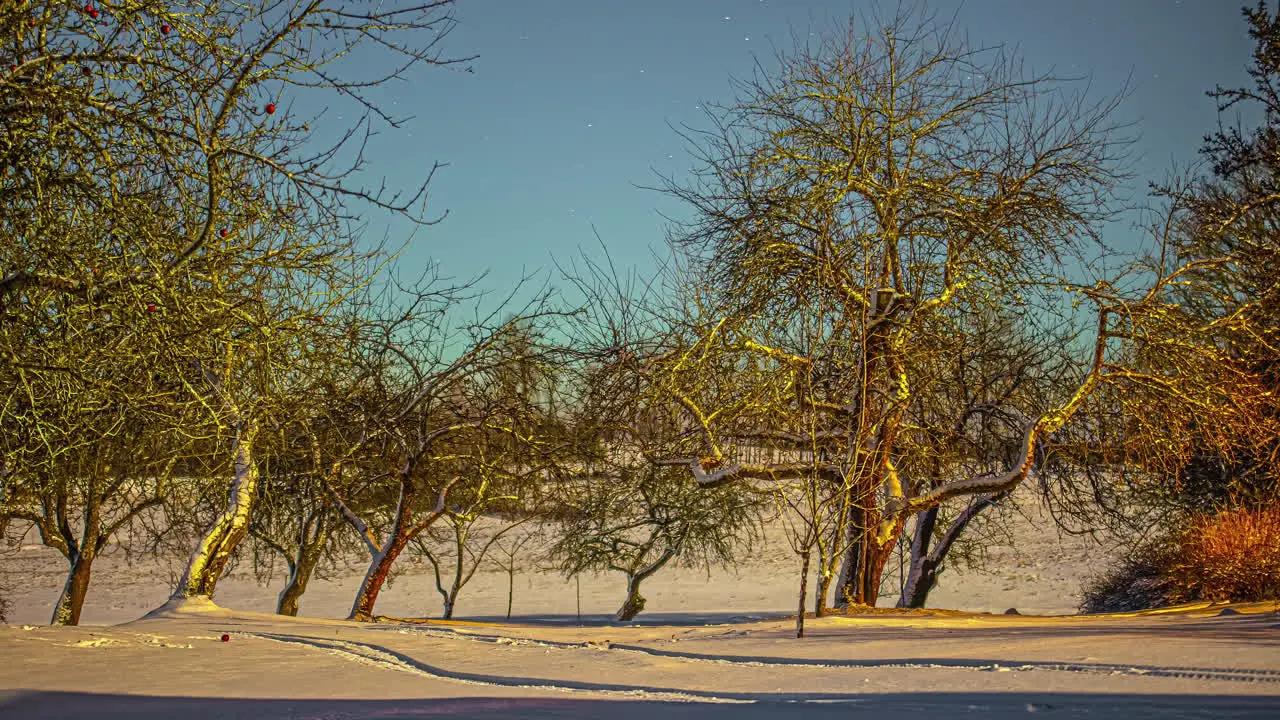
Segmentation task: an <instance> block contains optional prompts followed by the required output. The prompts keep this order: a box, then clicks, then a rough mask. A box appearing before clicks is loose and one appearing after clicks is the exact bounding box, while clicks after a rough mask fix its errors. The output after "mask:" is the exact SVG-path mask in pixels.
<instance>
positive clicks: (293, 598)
mask: <svg viewBox="0 0 1280 720" xmlns="http://www.w3.org/2000/svg"><path fill="white" fill-rule="evenodd" d="M331 530H332V525H331V524H330V520H329V517H328V515H327V514H325V515H322V516H321V517H320V518H318V519H317V520H316V530H315V534H314V535H311V536H310V537H308V536H307V535H306V527H305V526H304V527H303V543H302V546H301V547H299V548H298V556H297V558H295V559H294V562H293V568H292V571H291V572H290V573H289V582H288V583H287V584H286V585H285V586H284V589H283V590H281V591H280V600H279V602H278V603H277V604H276V614H278V615H290V616H295V617H296V616H297V614H298V604H299V601H300V600H301V599H302V594H303V593H305V592H306V591H307V583H308V582H310V581H311V574H312V573H313V572H315V569H316V566H317V565H319V564H320V557H321V556H322V555H323V554H324V546H325V544H326V543H328V541H329V534H330V532H331Z"/></svg>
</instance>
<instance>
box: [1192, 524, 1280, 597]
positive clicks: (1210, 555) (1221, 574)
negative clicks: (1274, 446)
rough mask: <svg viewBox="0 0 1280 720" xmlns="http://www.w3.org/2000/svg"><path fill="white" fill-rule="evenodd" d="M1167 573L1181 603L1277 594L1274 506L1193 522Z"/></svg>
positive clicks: (1279, 575) (1278, 542)
mask: <svg viewBox="0 0 1280 720" xmlns="http://www.w3.org/2000/svg"><path fill="white" fill-rule="evenodd" d="M1169 577H1170V580H1171V581H1172V583H1173V588H1174V593H1175V596H1176V597H1177V598H1178V599H1179V600H1181V601H1183V602H1186V601H1193V600H1215V601H1221V600H1232V601H1256V600H1271V599H1276V598H1280V505H1273V506H1270V507H1267V508H1262V509H1257V510H1250V509H1236V510H1228V511H1225V512H1222V513H1219V514H1218V515H1216V516H1213V517H1207V516H1202V517H1201V518H1199V519H1197V520H1195V521H1193V522H1192V524H1191V527H1190V528H1189V529H1188V530H1187V532H1186V533H1184V534H1183V536H1182V537H1181V538H1180V542H1179V543H1178V552H1177V555H1176V557H1175V558H1174V561H1173V563H1172V564H1171V567H1170V568H1169Z"/></svg>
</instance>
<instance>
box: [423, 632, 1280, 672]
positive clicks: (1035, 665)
mask: <svg viewBox="0 0 1280 720" xmlns="http://www.w3.org/2000/svg"><path fill="white" fill-rule="evenodd" d="M397 632H400V633H402V634H421V635H425V636H426V637H434V638H440V639H451V640H469V641H472V642H483V643H491V644H497V645H527V646H531V647H545V648H553V649H561V650H582V649H596V650H609V651H615V652H616V651H621V652H633V653H640V654H644V655H650V656H653V657H661V658H671V659H677V660H688V661H690V662H705V663H714V664H720V665H744V666H749V667H812V668H825V669H831V668H863V669H881V668H883V669H908V670H910V669H918V670H924V669H939V668H948V669H958V670H973V671H978V672H1026V671H1029V670H1047V671H1050V672H1075V673H1092V674H1098V675H1133V676H1140V677H1169V678H1183V679H1191V680H1218V681H1224V682H1252V683H1280V670H1271V669H1257V668H1201V667H1177V666H1161V665H1129V664H1118V663H1072V662H1052V661H1042V660H1033V661H1013V662H1008V663H998V662H984V661H981V660H956V659H951V658H903V659H901V660H835V659H831V660H827V659H823V660H810V659H806V658H785V657H771V656H735V655H707V654H701V653H692V652H684V651H679V650H659V649H657V648H651V647H646V646H643V645H628V644H616V643H608V642H606V643H603V644H601V643H592V642H586V643H572V642H562V641H556V640H535V639H529V638H516V637H508V636H504V635H479V634H474V633H462V632H456V631H452V630H443V629H436V628H432V629H429V630H428V629H417V628H414V629H399V630H397Z"/></svg>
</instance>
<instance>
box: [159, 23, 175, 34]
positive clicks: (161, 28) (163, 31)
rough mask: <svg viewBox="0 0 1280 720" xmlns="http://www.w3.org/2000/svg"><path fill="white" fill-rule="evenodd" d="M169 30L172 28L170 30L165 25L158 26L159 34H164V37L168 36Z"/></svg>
mask: <svg viewBox="0 0 1280 720" xmlns="http://www.w3.org/2000/svg"><path fill="white" fill-rule="evenodd" d="M171 29H172V28H170V27H169V26H168V25H167V24H165V25H161V26H160V32H161V33H163V34H165V35H168V34H169V31H170V30H171Z"/></svg>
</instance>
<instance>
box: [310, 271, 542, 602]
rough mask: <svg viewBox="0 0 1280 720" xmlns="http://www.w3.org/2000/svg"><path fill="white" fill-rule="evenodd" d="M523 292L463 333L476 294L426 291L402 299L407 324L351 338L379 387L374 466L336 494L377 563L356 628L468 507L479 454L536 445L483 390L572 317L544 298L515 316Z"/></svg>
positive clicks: (372, 415)
mask: <svg viewBox="0 0 1280 720" xmlns="http://www.w3.org/2000/svg"><path fill="white" fill-rule="evenodd" d="M522 292H524V285H523V284H519V285H518V286H517V287H515V288H513V289H512V291H511V293H510V294H509V295H507V296H506V297H505V299H502V300H500V301H499V302H497V303H496V308H495V309H493V310H492V311H491V312H488V313H485V314H481V313H480V312H479V310H478V305H474V306H471V309H472V310H473V311H474V314H473V319H472V320H470V321H467V322H465V323H463V322H460V321H459V320H458V316H459V315H461V314H462V313H463V312H464V311H465V310H466V309H467V308H468V305H470V304H471V303H479V302H481V301H482V300H483V296H481V295H479V294H477V293H476V292H475V291H474V283H465V284H462V285H457V286H451V287H443V286H436V285H434V284H432V283H428V284H427V285H425V286H424V289H420V290H412V289H410V290H408V291H406V293H407V300H406V299H404V298H398V299H394V302H395V303H397V305H396V307H398V308H404V309H403V310H401V312H403V315H398V319H395V320H392V321H389V322H386V323H384V324H382V325H380V326H378V325H375V326H373V327H374V330H375V331H374V332H373V333H371V334H369V335H367V336H365V337H363V338H356V337H353V338H352V342H358V343H360V348H361V349H360V354H361V357H362V360H361V362H362V363H363V366H362V367H363V368H364V371H365V373H366V375H367V377H368V378H369V379H370V386H369V391H368V393H367V394H366V395H365V397H366V398H367V399H368V400H369V401H371V402H372V406H371V407H370V409H369V412H368V413H367V414H365V415H363V416H361V417H360V418H359V422H360V423H361V424H362V427H361V428H360V431H359V436H358V438H357V439H356V441H355V443H354V444H353V445H352V446H351V447H352V448H353V449H354V448H357V447H358V448H360V449H362V450H367V451H368V452H369V454H370V455H371V457H372V459H373V461H372V462H371V463H368V464H365V465H364V470H363V472H362V477H358V478H355V479H353V481H351V482H348V483H347V487H346V489H340V488H334V490H333V492H332V496H333V499H334V502H335V503H336V504H337V505H338V507H339V509H340V511H341V512H342V515H343V517H344V519H345V520H346V522H347V524H348V525H349V526H350V527H351V528H352V529H353V530H355V532H356V534H357V536H358V537H359V538H360V539H361V542H363V544H364V546H365V548H366V549H367V550H368V551H369V555H370V562H369V567H368V570H367V572H366V573H365V577H364V580H363V581H362V582H361V584H360V587H359V589H358V591H357V593H356V598H355V600H354V602H353V603H352V608H351V613H350V619H352V620H364V621H369V620H373V619H374V617H375V616H374V612H373V610H374V605H375V603H376V602H377V598H378V595H379V593H380V592H381V590H382V587H383V585H384V584H385V583H386V581H387V579H388V578H389V577H390V574H391V571H392V568H393V566H394V564H395V562H396V560H397V559H398V558H399V557H400V555H401V553H403V552H404V550H405V549H406V548H408V547H409V546H410V545H411V543H413V541H414V540H415V538H417V537H418V536H420V535H421V534H422V533H423V532H425V531H427V530H428V529H429V528H430V527H431V526H432V525H433V524H435V523H436V522H437V521H438V520H440V519H441V518H442V517H444V516H445V514H446V513H448V512H451V505H450V504H449V497H450V493H451V491H452V490H453V488H454V487H455V486H459V495H463V494H465V493H464V492H463V490H462V488H463V486H465V484H466V482H468V480H469V479H472V480H474V479H477V476H476V475H475V474H474V472H473V471H474V470H475V469H476V467H475V465H474V464H471V465H470V467H469V463H474V461H475V459H476V454H475V448H477V447H481V446H483V444H484V443H485V442H486V441H487V439H488V438H489V437H490V436H491V434H493V433H498V434H505V435H507V436H508V437H509V438H510V441H512V442H516V443H523V444H525V445H524V446H525V447H534V446H536V445H537V444H538V442H539V434H538V430H537V425H536V423H530V422H529V417H528V408H527V407H525V406H523V405H521V404H520V403H515V404H513V403H511V402H509V398H504V397H502V396H501V394H499V395H498V396H494V395H493V394H492V393H487V392H485V384H484V383H483V382H481V380H482V379H483V378H485V377H486V376H487V375H489V374H491V373H492V372H493V371H494V370H495V369H496V368H499V367H501V366H502V365H503V363H504V361H506V360H507V357H506V355H505V353H504V348H505V347H508V346H510V344H511V340H512V338H513V337H516V336H519V335H522V334H525V333H528V332H533V334H534V335H536V334H537V326H538V324H539V323H542V322H544V321H546V320H549V319H552V318H555V317H559V316H561V315H562V314H563V313H562V311H560V310H558V309H556V308H555V307H554V306H553V305H552V304H551V298H550V296H549V294H548V293H546V292H542V293H537V294H535V297H534V298H532V299H530V300H528V301H527V302H525V303H523V304H520V305H516V304H515V303H516V300H515V298H516V297H517V295H518V294H519V293H522ZM512 310H514V312H512ZM503 315H506V316H507V318H506V319H505V320H503V319H500V318H502V317H503ZM382 316H383V317H397V316H396V315H395V314H392V313H386V314H383V315H382ZM529 352H530V354H529V356H528V358H527V359H528V360H529V362H532V363H534V364H544V363H546V362H549V361H548V359H547V358H548V357H549V356H550V355H551V353H550V351H549V349H548V348H545V347H542V346H538V347H531V348H530V350H529ZM500 494H502V493H500ZM452 507H453V508H454V509H455V510H456V508H457V507H459V505H457V504H455V505H453V506H452Z"/></svg>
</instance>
